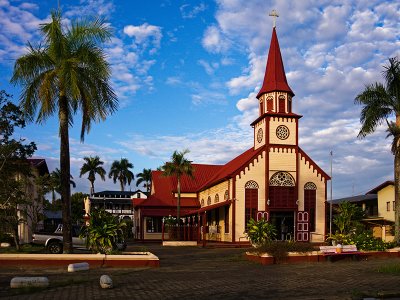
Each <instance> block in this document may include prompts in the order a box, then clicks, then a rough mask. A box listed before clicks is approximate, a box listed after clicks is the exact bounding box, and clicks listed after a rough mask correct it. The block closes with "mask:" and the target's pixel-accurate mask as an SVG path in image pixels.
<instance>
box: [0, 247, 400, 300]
mask: <svg viewBox="0 0 400 300" xmlns="http://www.w3.org/2000/svg"><path fill="white" fill-rule="evenodd" d="M141 246H142V247H145V248H147V249H148V250H149V251H151V252H153V253H154V254H156V255H157V256H159V258H160V268H158V269H111V268H108V269H92V270H90V271H86V272H82V273H67V272H66V269H67V268H66V267H65V269H50V268H43V269H40V270H38V269H37V268H35V269H33V268H26V269H17V268H15V269H12V268H11V269H10V268H7V269H2V268H1V267H0V297H1V298H6V299H52V300H53V299H56V300H63V299H73V300H78V299H107V300H109V299H206V298H209V299H363V297H365V296H372V295H376V294H377V293H378V292H380V293H384V294H386V295H388V294H392V295H393V294H396V295H399V296H400V276H399V275H389V274H383V273H379V272H378V269H379V267H380V266H384V265H389V264H398V265H400V259H380V260H370V261H351V260H342V261H338V262H335V263H304V264H292V265H270V266H262V265H259V264H256V263H253V262H249V261H247V260H245V259H244V257H243V254H244V252H245V251H246V249H243V248H242V249H240V248H212V247H208V248H205V249H204V248H197V247H170V248H166V247H164V248H163V247H162V246H160V245H159V244H144V245H141ZM138 248H139V246H133V247H132V246H131V247H130V249H128V250H137V249H138ZM102 274H108V275H110V276H111V277H112V279H113V281H114V286H115V288H114V289H112V290H102V289H101V288H100V286H99V278H100V276H101V275H102ZM13 276H48V278H49V281H50V287H49V288H48V289H46V290H42V291H32V290H27V291H25V293H22V294H21V293H20V291H19V292H18V293H19V294H18V295H16V294H15V293H16V292H17V291H15V290H11V289H10V288H9V284H10V280H11V278H12V277H13ZM390 299H400V297H399V298H395V297H392V298H390Z"/></svg>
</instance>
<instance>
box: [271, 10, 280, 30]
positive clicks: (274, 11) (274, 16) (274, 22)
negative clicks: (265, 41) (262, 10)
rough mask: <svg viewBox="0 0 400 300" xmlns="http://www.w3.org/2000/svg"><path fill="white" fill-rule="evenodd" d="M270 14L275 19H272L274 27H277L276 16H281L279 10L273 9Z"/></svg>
mask: <svg viewBox="0 0 400 300" xmlns="http://www.w3.org/2000/svg"><path fill="white" fill-rule="evenodd" d="M269 16H270V17H272V18H273V20H272V22H273V23H272V27H273V28H275V27H276V18H278V17H279V15H278V12H277V11H276V10H275V9H273V10H272V11H271V12H270V13H269Z"/></svg>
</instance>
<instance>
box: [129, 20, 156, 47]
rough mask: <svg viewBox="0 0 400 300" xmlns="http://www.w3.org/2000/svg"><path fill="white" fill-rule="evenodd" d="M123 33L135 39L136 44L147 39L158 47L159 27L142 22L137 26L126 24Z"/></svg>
mask: <svg viewBox="0 0 400 300" xmlns="http://www.w3.org/2000/svg"><path fill="white" fill-rule="evenodd" d="M124 33H125V34H126V35H128V36H129V37H133V38H134V39H135V43H136V44H146V43H147V42H148V41H149V40H151V41H152V44H153V46H154V47H155V48H159V47H160V41H161V38H162V33H161V27H159V26H155V25H150V24H148V23H143V24H142V25H139V26H134V25H127V26H125V27H124Z"/></svg>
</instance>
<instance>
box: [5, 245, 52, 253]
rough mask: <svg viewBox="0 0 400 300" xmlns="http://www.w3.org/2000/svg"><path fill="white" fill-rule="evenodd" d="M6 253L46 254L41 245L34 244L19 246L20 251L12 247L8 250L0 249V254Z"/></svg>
mask: <svg viewBox="0 0 400 300" xmlns="http://www.w3.org/2000/svg"><path fill="white" fill-rule="evenodd" d="M6 253H26V254H33V253H46V249H45V248H44V246H43V245H34V244H24V245H21V246H20V250H19V251H17V249H16V248H15V247H13V246H11V247H8V248H0V254H6Z"/></svg>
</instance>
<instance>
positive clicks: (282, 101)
mask: <svg viewBox="0 0 400 300" xmlns="http://www.w3.org/2000/svg"><path fill="white" fill-rule="evenodd" d="M278 99H279V112H280V113H284V112H286V98H285V96H283V95H280V96H279V98H278Z"/></svg>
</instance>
